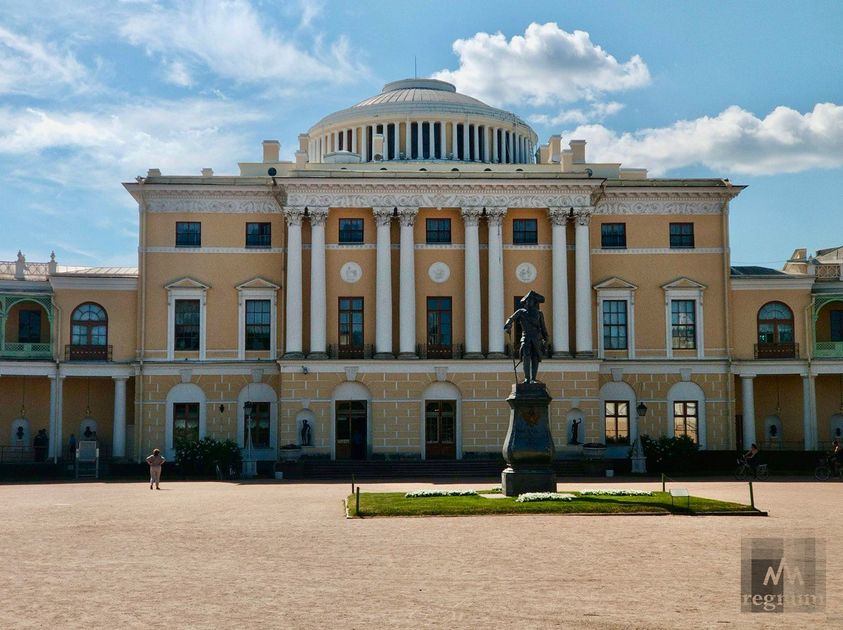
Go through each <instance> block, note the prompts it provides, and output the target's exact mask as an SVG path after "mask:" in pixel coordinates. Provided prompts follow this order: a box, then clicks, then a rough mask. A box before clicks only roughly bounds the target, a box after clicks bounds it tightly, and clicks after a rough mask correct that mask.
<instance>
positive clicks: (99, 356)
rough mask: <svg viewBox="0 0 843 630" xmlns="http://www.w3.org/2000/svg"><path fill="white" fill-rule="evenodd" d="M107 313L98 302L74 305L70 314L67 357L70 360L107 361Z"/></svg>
mask: <svg viewBox="0 0 843 630" xmlns="http://www.w3.org/2000/svg"><path fill="white" fill-rule="evenodd" d="M108 348H109V346H108V315H107V314H106V312H105V309H104V308H103V307H102V306H100V305H99V304H94V303H93V302H86V303H85V304H80V305H79V306H77V307H76V310H74V311H73V313H72V314H71V316H70V347H69V348H68V349H67V355H68V356H67V358H68V359H69V360H71V361H107V360H109V359H110V357H109V356H108V355H109V352H108Z"/></svg>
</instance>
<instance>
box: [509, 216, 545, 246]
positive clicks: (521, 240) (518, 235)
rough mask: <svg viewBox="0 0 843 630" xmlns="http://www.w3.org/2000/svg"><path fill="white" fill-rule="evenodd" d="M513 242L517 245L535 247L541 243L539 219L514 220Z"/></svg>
mask: <svg viewBox="0 0 843 630" xmlns="http://www.w3.org/2000/svg"><path fill="white" fill-rule="evenodd" d="M512 242H513V243H514V244H515V245H535V244H536V243H538V242H539V222H538V220H537V219H513V220H512Z"/></svg>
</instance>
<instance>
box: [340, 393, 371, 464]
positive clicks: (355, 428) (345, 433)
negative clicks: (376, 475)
mask: <svg viewBox="0 0 843 630" xmlns="http://www.w3.org/2000/svg"><path fill="white" fill-rule="evenodd" d="M367 415H368V414H367V409H366V401H365V400H338V401H337V402H336V458H337V459H366V453H367V444H366V442H367V440H366V435H367V428H368V426H367V424H368V421H367Z"/></svg>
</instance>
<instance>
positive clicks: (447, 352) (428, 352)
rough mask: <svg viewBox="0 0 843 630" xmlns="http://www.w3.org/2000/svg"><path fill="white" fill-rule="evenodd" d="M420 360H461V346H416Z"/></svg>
mask: <svg viewBox="0 0 843 630" xmlns="http://www.w3.org/2000/svg"><path fill="white" fill-rule="evenodd" d="M416 351H417V353H418V355H419V358H420V359H461V358H462V356H463V347H462V344H447V345H446V344H429V345H424V344H421V345H419V346H417V350H416Z"/></svg>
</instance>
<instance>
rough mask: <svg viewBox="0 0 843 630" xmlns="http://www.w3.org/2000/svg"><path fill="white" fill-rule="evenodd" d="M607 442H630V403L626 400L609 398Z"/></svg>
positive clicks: (605, 408) (606, 410)
mask: <svg viewBox="0 0 843 630" xmlns="http://www.w3.org/2000/svg"><path fill="white" fill-rule="evenodd" d="M604 414H605V416H606V444H629V403H628V402H627V401H625V400H607V401H606V404H605V406H604Z"/></svg>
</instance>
